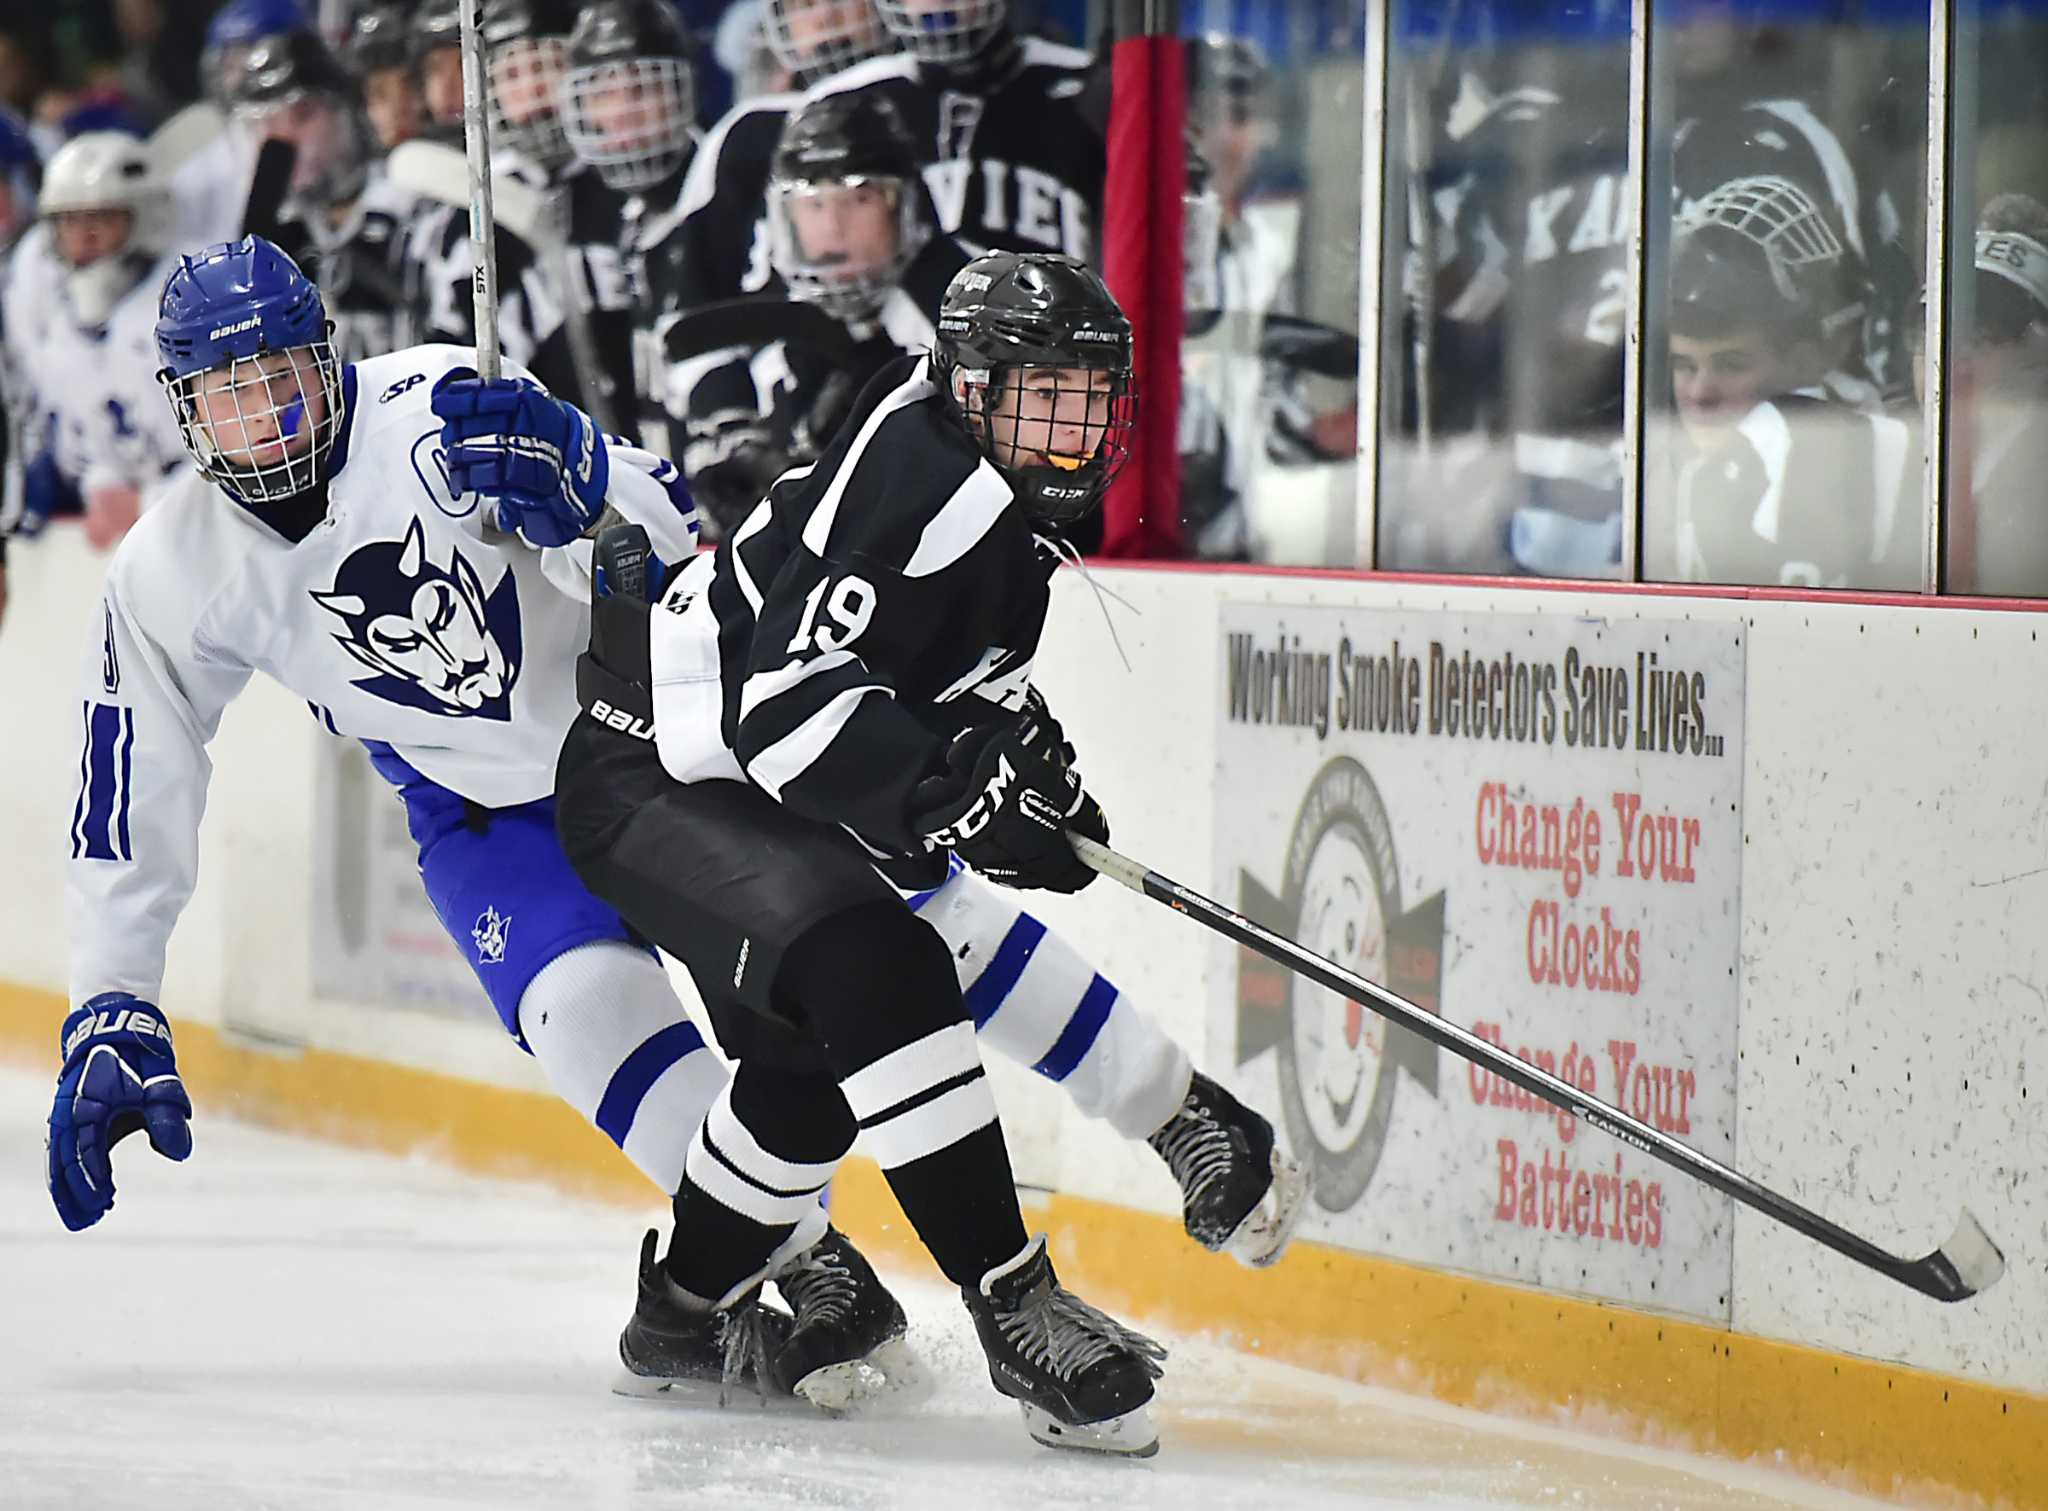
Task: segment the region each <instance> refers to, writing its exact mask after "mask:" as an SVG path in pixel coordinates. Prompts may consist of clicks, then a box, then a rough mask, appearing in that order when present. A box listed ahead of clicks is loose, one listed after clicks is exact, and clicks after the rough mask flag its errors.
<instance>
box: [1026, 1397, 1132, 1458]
mask: <svg viewBox="0 0 2048 1511" xmlns="http://www.w3.org/2000/svg"><path fill="white" fill-rule="evenodd" d="M1017 1409H1018V1410H1019V1411H1020V1412H1022V1413H1023V1414H1024V1430H1025V1431H1026V1432H1028V1433H1030V1434H1031V1436H1032V1438H1033V1439H1034V1440H1035V1441H1037V1442H1040V1443H1043V1444H1045V1446H1046V1447H1048V1448H1061V1449H1065V1450H1066V1451H1067V1452H1069V1453H1101V1454H1107V1455H1108V1456H1109V1457H1111V1458H1120V1459H1149V1458H1151V1457H1152V1455H1153V1454H1155V1453H1157V1452H1158V1451H1159V1430H1158V1429H1157V1428H1156V1427H1154V1426H1153V1425H1152V1408H1151V1407H1150V1406H1149V1405H1148V1406H1140V1407H1138V1408H1136V1409H1135V1410H1132V1411H1127V1412H1125V1413H1124V1414H1123V1415H1122V1416H1120V1417H1104V1418H1103V1419H1102V1420H1101V1421H1099V1422H1082V1423H1078V1424H1076V1423H1072V1422H1062V1421H1061V1420H1060V1419H1059V1418H1058V1417H1055V1416H1054V1415H1052V1413H1050V1412H1048V1411H1043V1410H1041V1409H1040V1408H1038V1407H1036V1406H1033V1405H1032V1404H1031V1403H1030V1402H1028V1401H1019V1402H1018V1403H1017Z"/></svg>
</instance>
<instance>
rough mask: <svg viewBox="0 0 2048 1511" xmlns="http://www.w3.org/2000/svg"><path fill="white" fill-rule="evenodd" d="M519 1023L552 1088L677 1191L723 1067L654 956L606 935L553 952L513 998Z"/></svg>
mask: <svg viewBox="0 0 2048 1511" xmlns="http://www.w3.org/2000/svg"><path fill="white" fill-rule="evenodd" d="M519 1029H520V1032H521V1033H523V1034H524V1035H525V1036H526V1043H527V1045H528V1047H529V1048H531V1049H532V1050H533V1057H534V1058H535V1059H536V1060H538V1061H540V1066H541V1070H542V1071H543V1072H544V1073H545V1074H546V1075H547V1078H548V1084H549V1085H550V1086H552V1087H554V1089H555V1092H556V1094H557V1095H559V1096H560V1097H561V1098H562V1100H563V1101H565V1102H567V1103H568V1104H569V1105H570V1106H571V1107H574V1108H575V1109H576V1110H577V1111H578V1112H580V1113H582V1114H583V1116H584V1117H586V1118H588V1119H589V1120H590V1121H591V1122H592V1123H594V1124H596V1125H597V1127H598V1129H599V1130H600V1131H601V1132H602V1133H603V1134H604V1135H605V1136H606V1137H607V1138H609V1139H610V1140H611V1141H612V1142H613V1143H615V1144H617V1145H618V1146H619V1147H620V1148H621V1149H622V1150H624V1151H625V1154H626V1158H628V1159H630V1160H631V1161H632V1162H633V1163H634V1164H635V1165H637V1166H639V1167H640V1169H641V1170H642V1171H643V1172H644V1173H645V1174H646V1175H647V1178H648V1179H649V1180H651V1181H653V1182H654V1183H655V1185H656V1186H658V1187H660V1188H661V1190H662V1191H663V1192H665V1193H673V1192H674V1191H675V1189H676V1187H677V1186H679V1185H681V1184H682V1179H683V1168H684V1163H685V1161H686V1159H687V1158H688V1155H689V1149H690V1140H691V1138H692V1137H693V1136H694V1135H695V1134H696V1132H697V1129H698V1127H699V1125H700V1124H702V1123H703V1121H704V1114H705V1113H706V1111H707V1110H709V1108H710V1106H711V1103H712V1099H713V1098H715V1097H716V1096H717V1095H718V1093H719V1091H720V1089H721V1088H722V1087H723V1086H724V1085H725V1082H726V1074H725V1067H724V1066H722V1065H720V1064H719V1062H718V1057H717V1056H716V1055H714V1054H713V1053H712V1052H711V1051H710V1049H708V1048H707V1047H706V1046H705V1043H704V1038H703V1035H702V1034H700V1033H699V1032H698V1031H697V1028H696V1026H695V1025H694V1024H693V1023H691V1022H690V1017H689V1014H688V1013H687V1012H685V1011H684V1009H683V1004H682V1003H681V1002H680V1001H678V1000H677V998H676V994H675V990H674V988H672V987H671V986H670V985H669V982H668V976H667V974H666V973H665V972H664V971H663V970H662V968H661V965H660V962H658V961H657V960H655V958H654V957H653V956H652V955H650V954H648V953H647V952H646V951H645V950H640V949H635V948H634V947H633V946H632V945H629V944H625V943H623V942H621V941H619V940H611V939H607V940H601V941H599V942H598V943H595V944H586V945H581V946H579V947H578V948H576V949H573V950H570V951H569V952H568V953H566V954H564V955H560V956H557V957H556V958H555V959H553V960H551V961H549V962H548V963H547V964H546V965H545V966H543V967H542V968H541V970H540V972H539V974H537V975H536V976H535V977H534V978H533V981H532V984H531V985H529V986H528V987H527V988H526V994H525V995H524V996H523V997H521V998H520V999H519Z"/></svg>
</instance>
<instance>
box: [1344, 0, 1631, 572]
mask: <svg viewBox="0 0 2048 1511" xmlns="http://www.w3.org/2000/svg"><path fill="white" fill-rule="evenodd" d="M1391 28H1392V30H1391V37H1390V40H1389V47H1390V59H1389V63H1390V66H1389V69H1388V86H1387V131H1388V140H1387V147H1386V184H1387V211H1386V244H1385V247H1384V255H1383V256H1382V257H1381V259H1380V277H1381V279H1382V292H1381V309H1382V318H1381V322H1380V340H1381V342H1382V359H1381V360H1382V368H1381V379H1380V400H1381V404H1380V443H1379V447H1378V461H1379V468H1380V476H1379V486H1380V495H1379V511H1378V532H1379V564H1380V565H1381V566H1382V567H1384V568H1389V569H1396V570H1411V571H1445V572H1483V573H1508V574H1528V575H1536V576H1548V577H1613V576H1616V575H1618V574H1619V573H1620V572H1621V570H1622V549H1621V547H1622V524H1621V509H1622V489H1621V467H1622V421H1623V390H1622V374H1623V366H1622V350H1623V334H1624V324H1625V316H1626V311H1627V279H1628V262H1627V251H1628V230H1629V223H1630V219H1631V216H1632V213H1633V212H1632V209H1631V201H1632V196H1631V194H1630V192H1629V183H1630V181H1629V173H1628V127H1629V110H1628V53H1629V6H1628V5H1627V4H1626V3H1621V0H1538V3H1530V4H1519V5H1475V4H1455V3H1454V4H1450V5H1437V4H1428V3H1424V0H1397V3H1396V4H1395V5H1394V8H1393V15H1392V20H1391Z"/></svg>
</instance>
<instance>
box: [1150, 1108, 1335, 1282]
mask: <svg viewBox="0 0 2048 1511" xmlns="http://www.w3.org/2000/svg"><path fill="white" fill-rule="evenodd" d="M1145 1142H1146V1143H1148V1144H1150V1145H1151V1146H1152V1148H1153V1150H1154V1151H1155V1152H1156V1153H1157V1154H1158V1155H1159V1157H1160V1158H1161V1159H1163V1160H1165V1161H1166V1168H1167V1169H1169V1170H1171V1171H1172V1172H1173V1178H1174V1179H1175V1180H1176V1181H1178V1182H1179V1183H1180V1191H1181V1215H1182V1220H1183V1222H1184V1223H1185V1224H1186V1226H1187V1230H1188V1236H1189V1237H1190V1238H1192V1239H1194V1241H1195V1242H1196V1243H1198V1244H1200V1245H1201V1246H1202V1247H1203V1248H1205V1249H1210V1250H1213V1251H1215V1252H1218V1253H1227V1254H1229V1255H1231V1256H1232V1257H1233V1258H1235V1259H1236V1260H1237V1261H1238V1262H1239V1263H1241V1264H1247V1265H1250V1266H1252V1267H1253V1268H1255V1269H1256V1268H1263V1267H1264V1266H1266V1265H1269V1264H1271V1263H1273V1262H1274V1261H1275V1260H1277V1259H1278V1258H1279V1257H1280V1255H1281V1253H1282V1251H1283V1250H1285V1249H1286V1247H1287V1240H1288V1239H1289V1238H1291V1237H1293V1235H1294V1225H1295V1224H1296V1223H1297V1222H1299V1221H1300V1220H1301V1209H1302V1206H1303V1205H1304V1203H1305V1202H1306V1201H1307V1199H1308V1172H1307V1171H1306V1170H1305V1169H1303V1168H1302V1166H1301V1165H1300V1164H1299V1163H1297V1162H1296V1161H1295V1160H1293V1159H1290V1158H1289V1157H1288V1156H1287V1154H1286V1153H1285V1152H1284V1151H1283V1150H1282V1149H1281V1148H1280V1146H1279V1145H1278V1144H1277V1143H1275V1142H1274V1139H1273V1125H1272V1124H1271V1123H1269V1122H1267V1121H1266V1120H1265V1119H1264V1118H1262V1117H1260V1116H1259V1115H1258V1114H1257V1113H1256V1112H1253V1111H1252V1110H1251V1109H1250V1108H1249V1107H1247V1106H1245V1105H1244V1104H1243V1103H1242V1102H1240V1101H1238V1099H1237V1098H1236V1097H1234V1096H1232V1095H1231V1094H1230V1093H1229V1092H1227V1091H1225V1090H1224V1089H1223V1088H1222V1087H1221V1086H1219V1085H1217V1084H1216V1083H1215V1082H1214V1081H1212V1080H1210V1079H1209V1078H1208V1077H1207V1076H1205V1075H1203V1074H1202V1073H1201V1072H1200V1071H1197V1072H1196V1073H1195V1076H1194V1079H1193V1080H1192V1081H1191V1082H1189V1084H1188V1094H1187V1100H1185V1101H1184V1102H1182V1103H1181V1104H1180V1110H1179V1111H1178V1112H1176V1113H1174V1115H1173V1116H1172V1117H1171V1118H1169V1119H1168V1120H1167V1122H1166V1125H1165V1126H1164V1127H1163V1128H1161V1129H1160V1130H1159V1131H1158V1132H1157V1133H1155V1134H1153V1135H1152V1136H1151V1137H1150V1138H1148V1139H1146V1140H1145Z"/></svg>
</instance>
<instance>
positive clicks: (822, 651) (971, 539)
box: [709, 356, 1058, 851]
mask: <svg viewBox="0 0 2048 1511" xmlns="http://www.w3.org/2000/svg"><path fill="white" fill-rule="evenodd" d="M1057 564H1058V554H1057V548H1056V547H1055V545H1054V544H1053V543H1052V542H1051V541H1049V540H1046V539H1044V538H1042V537H1039V536H1036V535H1034V533H1033V531H1032V528H1031V525H1030V522H1029V521H1028V520H1027V519H1026V518H1025V516H1024V514H1023V512H1022V510H1020V509H1019V508H1018V507H1017V506H1016V502H1015V499H1014V496H1013V494H1012V493H1011V490H1010V486H1009V484H1008V483H1006V482H1005V481H1004V480H1003V477H1002V475H1001V474H1000V473H999V472H998V471H997V470H996V469H995V468H994V467H993V466H992V465H991V464H990V463H989V462H988V460H987V459H986V458H985V457H984V456H983V455H982V454H981V452H980V450H979V449H978V448H977V447H976V445H975V444H974V442H973V441H972V440H971V439H970V438H969V437H968V435H967V433H966V432H965V430H964V429H963V428H962V427H961V424H960V422H959V419H958V417H957V414H956V412H955V411H953V410H952V408H951V407H950V405H949V403H948V402H947V400H946V399H945V398H944V397H943V395H942V394H941V393H940V391H939V389H938V386H937V385H936V383H935V382H934V381H933V378H932V375H931V367H930V360H929V358H927V357H922V356H918V357H909V356H906V357H903V358H900V359H898V360H896V361H894V362H892V363H890V364H889V365H888V366H887V367H885V368H884V369H883V370H882V371H881V372H880V373H878V374H877V375H876V376H875V378H874V379H873V380H872V381H871V382H870V383H869V384H868V386H867V388H866V389H864V390H863V391H862V393H861V396H860V398H859V400H858V401H857V402H856V403H855V405H854V409H853V413H852V414H851V415H850V416H849V417H848V419H847V422H846V423H845V425H844V426H843V427H842V428H841V429H840V431H839V434H838V435H837V436H836V437H835V438H834V440H833V442H832V444H831V445H830V446H828V447H827V448H826V450H825V452H824V454H823V455H822V456H820V457H819V459H818V461H817V462H816V463H815V464H814V465H813V466H811V467H808V468H805V469H801V470H799V471H795V472H791V473H788V474H785V475H784V476H783V477H782V478H781V479H780V480H779V481H778V482H777V483H776V484H775V486H774V487H773V488H772V489H770V491H769V493H768V496H767V498H766V499H764V500H763V501H762V503H761V504H760V505H759V506H758V507H757V508H756V509H755V510H754V512H753V513H752V514H751V515H750V516H748V518H747V520H746V522H745V524H744V525H742V526H741V528H740V529H739V530H738V531H737V532H735V533H734V535H733V536H732V537H731V538H730V539H729V540H727V541H726V542H724V543H723V544H722V545H721V546H720V547H719V550H718V557H717V562H716V567H715V573H714V577H713V581H712V584H711V587H710V590H709V599H710V606H711V611H712V612H713V613H714V614H715V616H716V620H717V633H718V664H719V678H720V681H721V684H722V700H723V708H722V715H721V734H722V736H723V739H724V742H725V745H726V747H727V749H729V750H730V751H731V752H732V753H733V755H734V756H736V757H737V758H738V761H739V763H740V765H741V767H742V768H743V769H744V770H745V772H746V774H747V775H748V777H749V778H751V779H752V780H753V782H754V783H755V784H756V785H758V786H759V787H761V788H762V789H763V790H764V791H766V792H767V793H768V794H769V795H770V796H772V797H774V798H776V799H778V800H779V801H780V802H782V803H784V804H785V805H787V806H788V807H790V808H792V809H794V810H796V811H798V812H801V813H803V814H805V815H806V816H808V817H812V818H816V819H820V820H823V821H825V822H829V823H835V824H843V825H845V826H846V827H847V828H849V829H851V830H853V831H854V832H855V833H857V834H859V835H861V836H863V837H864V838H866V839H868V840H869V841H870V843H873V844H877V845H880V846H884V847H886V848H888V849H891V850H896V851H908V850H912V849H914V848H915V847H916V836H915V835H914V834H912V833H911V830H910V826H909V816H908V809H909V803H910V797H911V793H912V791H913V790H914V788H915V787H916V785H917V783H918V782H919V781H920V780H921V779H922V778H923V777H925V776H927V775H930V774H932V773H934V772H935V771H937V770H938V769H940V767H941V766H942V764H943V752H944V749H945V746H946V743H947V742H948V741H949V740H950V739H951V738H952V736H953V735H954V734H957V733H958V732H959V731H960V730H962V729H964V728H967V727H969V726H971V725H974V724H977V723H981V722H984V721H987V720H989V719H991V718H994V717H998V716H999V712H1000V711H1001V710H1011V711H1014V710H1016V709H1018V708H1021V707H1022V705H1023V701H1024V697H1025V694H1026V692H1027V690H1028V687H1029V682H1030V675H1031V664H1032V660H1033V658H1034V657H1035V655H1036V654H1037V650H1038V637H1039V633H1040V630H1041V629H1042V628H1043V626H1044V623H1045V613H1046V607H1047V603H1048V601H1049V590H1048V581H1049V579H1050V577H1051V573H1052V570H1053V568H1054V567H1055V566H1057Z"/></svg>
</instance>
